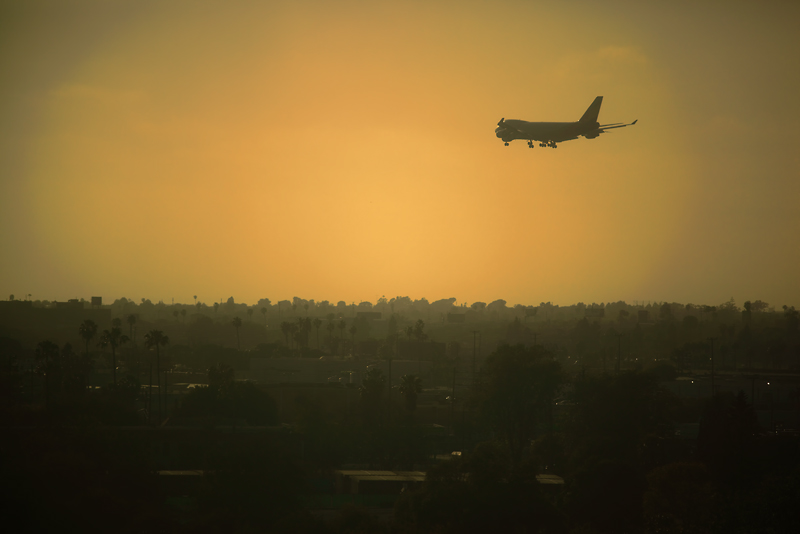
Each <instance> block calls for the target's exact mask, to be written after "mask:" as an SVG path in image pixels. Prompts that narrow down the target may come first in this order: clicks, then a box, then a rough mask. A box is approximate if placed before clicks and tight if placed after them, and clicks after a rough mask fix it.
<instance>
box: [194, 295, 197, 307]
mask: <svg viewBox="0 0 800 534" xmlns="http://www.w3.org/2000/svg"><path fill="white" fill-rule="evenodd" d="M194 305H195V306H197V295H195V296H194Z"/></svg>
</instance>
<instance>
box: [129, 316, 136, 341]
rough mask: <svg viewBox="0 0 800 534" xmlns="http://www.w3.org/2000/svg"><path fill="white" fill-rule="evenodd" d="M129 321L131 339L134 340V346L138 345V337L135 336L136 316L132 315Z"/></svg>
mask: <svg viewBox="0 0 800 534" xmlns="http://www.w3.org/2000/svg"><path fill="white" fill-rule="evenodd" d="M127 321H128V327H129V328H128V333H129V334H130V337H131V339H132V340H133V344H134V345H136V337H135V336H134V335H133V325H135V324H136V316H135V315H134V314H130V315H129V316H128V318H127Z"/></svg>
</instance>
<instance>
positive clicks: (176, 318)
mask: <svg viewBox="0 0 800 534" xmlns="http://www.w3.org/2000/svg"><path fill="white" fill-rule="evenodd" d="M172 315H173V316H175V321H176V322H177V321H178V310H174V311H173V312H172Z"/></svg>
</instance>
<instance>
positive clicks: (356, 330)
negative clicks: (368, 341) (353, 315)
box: [350, 325, 358, 358]
mask: <svg viewBox="0 0 800 534" xmlns="http://www.w3.org/2000/svg"><path fill="white" fill-rule="evenodd" d="M356 332H358V329H357V328H356V325H353V326H351V327H350V335H351V336H352V339H353V349H352V350H353V358H355V357H356Z"/></svg>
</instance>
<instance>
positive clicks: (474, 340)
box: [471, 330, 478, 391]
mask: <svg viewBox="0 0 800 534" xmlns="http://www.w3.org/2000/svg"><path fill="white" fill-rule="evenodd" d="M471 332H472V390H473V391H475V358H476V352H475V351H476V348H477V339H478V331H477V330H471Z"/></svg>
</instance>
